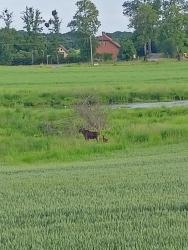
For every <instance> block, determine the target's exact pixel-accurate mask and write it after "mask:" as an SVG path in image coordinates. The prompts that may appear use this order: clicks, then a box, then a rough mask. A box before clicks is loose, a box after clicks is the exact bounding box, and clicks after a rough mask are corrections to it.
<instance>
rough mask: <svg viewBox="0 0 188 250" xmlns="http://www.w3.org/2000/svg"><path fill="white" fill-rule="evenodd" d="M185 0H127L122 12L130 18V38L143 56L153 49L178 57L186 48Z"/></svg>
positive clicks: (187, 5)
mask: <svg viewBox="0 0 188 250" xmlns="http://www.w3.org/2000/svg"><path fill="white" fill-rule="evenodd" d="M187 11H188V1H187V0H147V1H146V0H127V1H125V2H124V4H123V14H124V15H125V16H128V17H129V21H130V24H129V27H130V28H133V30H134V33H133V41H134V44H135V47H136V49H137V51H142V54H144V56H145V58H146V57H147V55H148V54H150V53H151V52H152V50H153V48H154V50H156V47H157V50H158V51H162V52H164V53H165V54H167V55H168V56H175V55H176V56H177V57H178V58H180V56H181V54H182V52H183V51H184V50H187V48H186V47H187V39H188V22H187V21H188V18H187Z"/></svg>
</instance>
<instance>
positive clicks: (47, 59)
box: [46, 55, 50, 65]
mask: <svg viewBox="0 0 188 250" xmlns="http://www.w3.org/2000/svg"><path fill="white" fill-rule="evenodd" d="M49 57H50V55H47V56H46V63H47V65H48V64H49Z"/></svg>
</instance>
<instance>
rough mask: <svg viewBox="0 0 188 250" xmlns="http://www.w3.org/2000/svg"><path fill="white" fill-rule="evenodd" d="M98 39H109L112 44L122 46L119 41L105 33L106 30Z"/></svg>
mask: <svg viewBox="0 0 188 250" xmlns="http://www.w3.org/2000/svg"><path fill="white" fill-rule="evenodd" d="M98 39H99V41H101V42H105V41H109V42H111V43H112V44H114V45H115V46H116V47H118V48H121V46H120V44H119V43H117V42H115V41H113V40H112V38H111V37H109V36H107V35H106V33H104V32H103V33H102V36H99V37H98Z"/></svg>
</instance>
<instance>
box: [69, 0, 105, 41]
mask: <svg viewBox="0 0 188 250" xmlns="http://www.w3.org/2000/svg"><path fill="white" fill-rule="evenodd" d="M76 6H77V8H78V10H77V11H76V14H75V15H74V17H73V20H72V21H71V22H70V23H69V24H68V27H70V28H71V29H72V30H74V31H78V32H79V33H82V34H84V35H87V36H94V35H95V34H96V33H97V31H98V28H99V27H100V25H101V23H100V21H99V19H98V16H99V11H98V10H97V8H96V6H95V4H94V3H93V2H91V1H90V0H82V1H78V2H77V3H76Z"/></svg>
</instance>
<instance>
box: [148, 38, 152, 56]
mask: <svg viewBox="0 0 188 250" xmlns="http://www.w3.org/2000/svg"><path fill="white" fill-rule="evenodd" d="M151 52H152V51H151V39H149V41H148V53H149V55H150V54H151Z"/></svg>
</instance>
